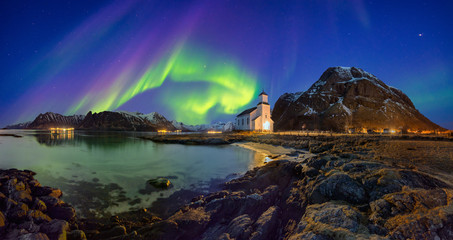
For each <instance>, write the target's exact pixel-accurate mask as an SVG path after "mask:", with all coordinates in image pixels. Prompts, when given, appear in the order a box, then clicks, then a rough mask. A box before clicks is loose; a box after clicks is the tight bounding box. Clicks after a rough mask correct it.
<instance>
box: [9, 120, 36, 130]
mask: <svg viewBox="0 0 453 240" xmlns="http://www.w3.org/2000/svg"><path fill="white" fill-rule="evenodd" d="M31 122H32V121H28V122H23V123H17V124H11V125H8V126H6V127H5V128H6V129H25V128H27V127H28V125H30V123H31Z"/></svg>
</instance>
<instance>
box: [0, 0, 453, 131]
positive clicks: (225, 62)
mask: <svg viewBox="0 0 453 240" xmlns="http://www.w3.org/2000/svg"><path fill="white" fill-rule="evenodd" d="M452 5H453V4H452V3H451V2H449V1H436V2H423V1H407V2H406V1H398V2H392V1H389V2H374V1H362V0H351V1H144V0H143V1H141V0H134V1H96V2H93V1H65V2H62V1H44V2H39V3H37V2H21V1H3V2H2V3H0V14H1V15H0V17H1V19H2V23H1V24H2V26H1V28H0V34H1V36H2V37H1V39H0V41H1V42H0V43H1V44H0V45H1V46H0V66H1V69H2V91H1V92H2V94H1V96H0V112H1V113H2V114H1V115H0V125H1V126H4V125H7V124H10V123H14V122H22V121H27V120H31V119H33V118H34V117H35V116H36V115H37V114H39V113H41V112H47V111H53V112H59V113H63V114H86V113H87V112H88V111H90V110H92V111H96V112H98V111H104V110H126V111H140V112H144V113H149V112H153V111H157V112H160V113H162V114H163V115H164V116H166V117H167V118H169V119H176V120H178V121H183V122H185V123H189V124H200V123H208V122H211V121H214V120H232V119H233V118H234V115H235V114H237V113H238V112H240V111H242V110H243V109H245V108H248V107H250V106H252V105H254V104H255V103H256V95H257V93H258V92H259V91H261V89H265V90H266V92H267V93H269V94H270V99H269V100H270V103H271V105H273V103H275V101H276V100H277V98H278V97H279V96H280V95H281V94H283V93H285V92H296V91H303V90H306V89H308V87H309V86H310V85H311V84H312V83H314V82H315V81H316V80H317V79H318V78H319V76H320V75H321V74H322V72H323V71H324V70H325V69H327V68H328V67H330V66H356V67H360V68H362V69H364V70H366V71H368V72H370V73H372V74H374V75H376V76H377V77H379V78H380V79H381V80H383V81H384V82H385V83H387V84H389V85H392V86H394V87H397V88H399V89H401V90H402V91H403V92H405V93H406V94H408V96H409V97H410V98H411V99H412V100H413V102H414V104H415V106H416V108H417V109H419V110H420V112H421V113H422V114H424V115H425V116H427V117H428V118H430V119H431V120H433V121H434V122H436V123H438V124H440V125H441V126H443V127H447V128H450V129H452V128H453V111H452V110H453V80H452V76H453V72H452V70H451V69H453V54H451V53H453V47H452V42H453V33H452V31H451V29H450V28H451V27H450V26H449V25H450V23H451V22H453V21H452V20H453V19H452V17H451V14H450V10H452Z"/></svg>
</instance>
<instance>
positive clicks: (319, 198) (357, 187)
mask: <svg viewBox="0 0 453 240" xmlns="http://www.w3.org/2000/svg"><path fill="white" fill-rule="evenodd" d="M309 195H310V196H309V200H310V203H323V202H327V201H329V200H344V201H347V202H349V203H352V204H360V203H365V202H366V201H367V194H366V191H365V189H364V188H363V186H362V185H361V184H360V183H358V182H356V181H355V180H354V179H352V178H351V177H349V176H348V175H347V174H345V173H340V172H337V173H334V174H332V175H330V176H328V177H327V178H326V179H324V180H321V182H320V183H318V184H317V185H316V186H315V187H314V188H313V190H312V191H311V193H310V194H309Z"/></svg>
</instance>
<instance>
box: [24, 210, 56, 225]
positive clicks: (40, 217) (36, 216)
mask: <svg viewBox="0 0 453 240" xmlns="http://www.w3.org/2000/svg"><path fill="white" fill-rule="evenodd" d="M28 216H29V217H31V218H32V219H33V221H34V222H36V223H43V222H50V221H51V220H52V219H51V218H50V217H49V216H48V215H47V214H45V213H43V212H41V211H39V210H31V211H29V212H28Z"/></svg>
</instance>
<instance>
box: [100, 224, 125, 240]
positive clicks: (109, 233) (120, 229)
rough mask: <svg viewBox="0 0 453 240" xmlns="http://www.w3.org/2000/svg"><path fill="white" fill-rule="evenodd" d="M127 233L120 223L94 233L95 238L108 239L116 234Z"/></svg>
mask: <svg viewBox="0 0 453 240" xmlns="http://www.w3.org/2000/svg"><path fill="white" fill-rule="evenodd" d="M126 234H127V232H126V228H125V227H124V226H121V225H117V226H115V227H113V228H112V229H110V230H108V231H104V232H101V233H99V234H98V235H96V237H95V238H96V239H108V238H113V237H118V236H125V235H126Z"/></svg>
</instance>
